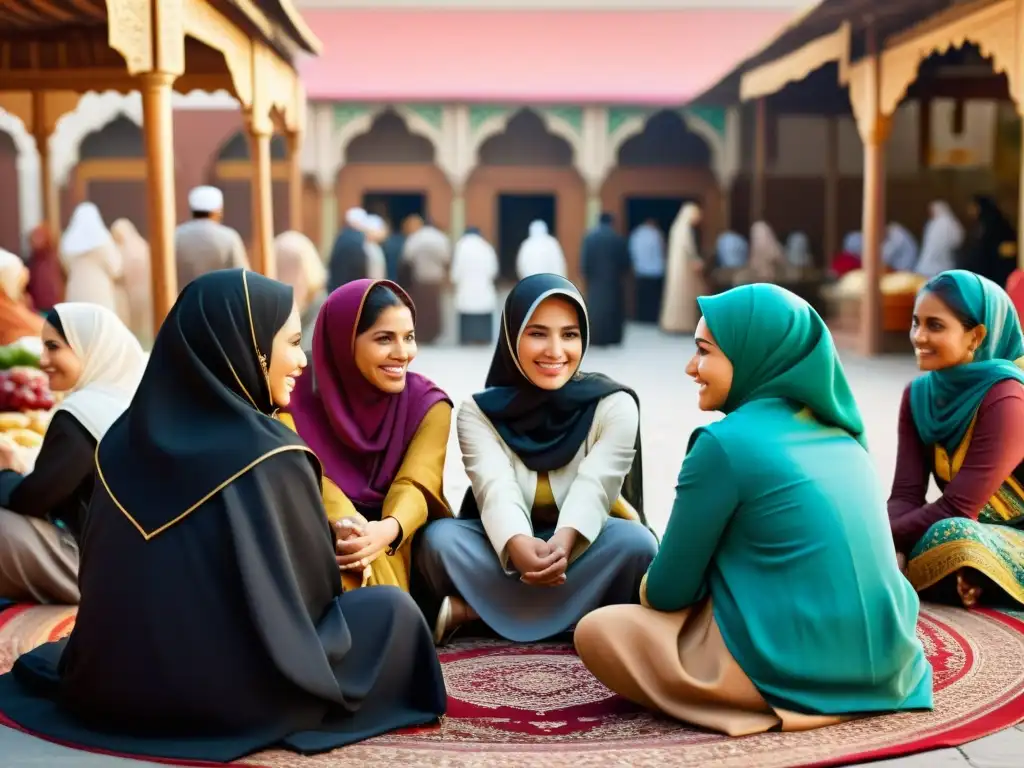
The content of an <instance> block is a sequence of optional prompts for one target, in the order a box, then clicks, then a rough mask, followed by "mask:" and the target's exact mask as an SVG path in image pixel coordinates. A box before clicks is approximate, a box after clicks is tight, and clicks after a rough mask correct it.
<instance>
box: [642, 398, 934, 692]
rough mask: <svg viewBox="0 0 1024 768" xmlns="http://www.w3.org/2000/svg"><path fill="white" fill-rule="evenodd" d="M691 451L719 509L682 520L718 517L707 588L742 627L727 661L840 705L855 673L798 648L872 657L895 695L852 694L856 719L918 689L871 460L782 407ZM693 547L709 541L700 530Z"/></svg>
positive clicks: (749, 415) (904, 596)
mask: <svg viewBox="0 0 1024 768" xmlns="http://www.w3.org/2000/svg"><path fill="white" fill-rule="evenodd" d="M752 435H758V436H759V437H758V438H756V439H751V436H752ZM695 440H696V442H695V445H694V449H693V452H692V453H691V456H694V457H695V458H696V457H697V455H698V452H699V455H700V456H704V455H706V456H707V461H708V462H709V463H708V464H706V465H704V466H705V468H706V469H708V470H712V469H714V468H715V467H716V466H717V478H716V486H717V488H716V489H715V496H716V498H715V500H714V501H713V502H712V503H710V504H709V505H708V506H707V507H705V509H704V510H703V512H702V511H701V510H698V509H690V510H689V512H690V518H689V519H690V521H691V524H692V523H693V521H694V516H699V517H700V518H701V519H702V521H704V522H705V523H707V524H708V525H709V526H713V525H714V523H713V521H712V520H710V519H709V518H710V517H711V516H713V515H721V516H722V517H723V518H724V519H723V520H722V521H721V522H722V527H723V530H722V533H721V539H720V541H719V543H718V549H717V551H716V553H715V565H714V567H712V568H711V569H710V570H709V571H708V574H707V579H708V586H709V588H710V591H711V594H712V597H713V600H714V602H715V609H716V611H721V612H722V613H723V614H731V615H734V616H736V617H737V618H739V617H742V622H737V623H736V624H735V626H734V627H733V626H730V630H729V632H728V633H727V635H726V636H727V640H728V641H729V644H730V647H731V648H732V650H733V652H734V653H735V654H736V655H737V656H738V657H739V656H743V657H747V658H756V659H757V663H758V665H759V666H760V665H763V668H764V669H765V670H766V671H770V672H771V674H772V675H777V676H778V679H779V681H780V682H781V681H786V680H792V679H798V678H801V677H807V678H810V679H815V680H818V679H820V680H822V681H823V682H824V681H827V685H823V686H822V687H821V689H820V690H819V691H816V692H815V696H816V697H821V696H832V695H834V696H836V697H839V698H841V699H842V700H843V701H844V702H848V701H849V694H850V691H849V690H847V689H844V684H845V683H846V682H848V681H849V682H852V683H853V684H854V686H856V687H858V688H859V687H860V686H861V684H862V678H861V673H860V671H859V670H856V669H855V668H852V667H851V668H847V667H845V666H844V665H843V664H842V663H841V657H837V656H833V655H832V654H820V655H816V654H808V653H807V649H808V648H833V649H839V648H840V647H841V648H842V649H843V653H853V654H854V655H856V656H861V657H863V656H873V657H874V658H873V664H874V670H875V673H876V674H877V675H878V678H879V680H888V681H889V683H890V685H891V688H889V689H888V690H886V689H885V688H880V689H874V690H871V691H860V692H858V694H857V696H858V697H859V698H860V700H861V702H862V706H859V707H855V709H863V710H873V709H876V708H877V705H876V703H875V702H873V701H871V697H872V696H874V695H875V694H877V695H879V696H880V697H882V698H883V699H888V698H889V697H890V696H891V694H892V692H893V691H894V690H906V688H907V682H908V680H909V679H910V678H913V677H917V678H920V676H921V673H922V668H921V667H919V666H918V665H911V666H907V661H908V659H912V658H913V657H914V656H915V655H917V654H919V646H918V645H917V643H916V641H914V633H913V627H912V626H910V625H908V624H907V623H906V622H905V621H903V620H902V617H904V616H906V615H908V614H914V613H916V612H917V605H918V600H917V597H916V595H915V594H914V591H913V588H912V587H911V586H910V584H909V583H907V582H906V580H905V579H903V578H902V576H901V575H900V573H899V571H898V569H897V568H896V565H895V562H894V558H893V548H892V539H891V536H890V534H889V531H888V518H887V515H886V512H885V495H884V492H883V490H882V487H881V485H880V483H879V479H878V473H877V470H876V469H875V466H874V463H873V461H872V460H871V457H870V456H869V455H868V453H867V451H865V450H864V448H863V447H862V446H861V445H860V444H859V443H858V442H857V441H856V440H855V439H854V438H853V437H852V436H851V435H850V434H849V432H847V431H845V430H843V429H840V428H838V427H831V426H827V425H824V424H822V423H821V422H819V421H818V420H817V419H816V418H815V417H814V416H813V415H812V414H811V413H810V412H809V411H808V410H807V409H806V408H804V407H802V406H800V405H797V404H795V403H794V402H792V401H790V400H785V399H781V398H779V399H774V398H773V399H765V400H755V401H753V402H750V403H747V404H744V405H743V406H741V407H740V408H739V409H737V410H736V411H734V412H732V413H731V414H730V415H729V418H727V419H724V420H722V421H720V422H717V423H715V424H712V425H710V426H709V427H706V428H705V432H704V433H703V434H700V435H698V436H697V437H696V438H695ZM716 459H717V461H716ZM718 462H720V463H718ZM695 469H696V468H691V469H690V471H691V472H692V471H694V470H695ZM684 472H686V470H684ZM729 506H733V510H734V511H733V512H732V514H731V516H729V513H728V507H729ZM688 535H689V536H691V537H692V536H701V535H707V529H705V528H704V525H697V526H695V527H694V528H691V530H690V531H689V533H688ZM679 588H680V593H681V592H682V591H683V589H684V588H683V587H682V585H679ZM668 591H669V587H668V585H666V586H665V587H663V588H662V589H659V591H658V593H655V592H654V591H653V590H652V588H651V585H650V583H648V592H647V596H648V600H651V601H652V604H657V601H661V600H672V597H673V596H672V595H671V594H665V593H667V592H668ZM676 599H678V597H677V598H676ZM876 620H877V621H876ZM880 649H884V650H880ZM921 662H922V663H926V662H924V660H923V658H922V659H921ZM848 672H852V676H851V678H849V679H847V678H846V676H847V673H848ZM759 682H760V685H761V687H762V690H766V691H770V690H772V688H773V687H774V686H773V683H772V681H771V678H770V677H765V678H762V679H761V680H760V681H759ZM911 687H912V686H911Z"/></svg>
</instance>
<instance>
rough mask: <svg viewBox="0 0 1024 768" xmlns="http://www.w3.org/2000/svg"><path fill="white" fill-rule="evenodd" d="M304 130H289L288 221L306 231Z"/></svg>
mask: <svg viewBox="0 0 1024 768" xmlns="http://www.w3.org/2000/svg"><path fill="white" fill-rule="evenodd" d="M302 137H303V134H302V131H289V132H288V133H287V134H286V139H287V142H288V221H289V226H290V227H291V229H294V230H295V231H296V232H305V220H304V219H303V218H302V201H303V196H302V191H303V189H302Z"/></svg>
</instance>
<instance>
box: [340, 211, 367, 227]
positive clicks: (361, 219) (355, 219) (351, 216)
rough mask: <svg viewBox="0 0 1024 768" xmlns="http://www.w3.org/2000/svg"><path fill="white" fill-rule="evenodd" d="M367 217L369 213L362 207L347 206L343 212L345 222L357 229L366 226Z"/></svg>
mask: <svg viewBox="0 0 1024 768" xmlns="http://www.w3.org/2000/svg"><path fill="white" fill-rule="evenodd" d="M367 218H369V214H368V213H367V212H366V211H364V210H363V209H362V208H349V209H348V212H347V213H346V214H345V223H346V224H348V225H349V226H350V227H355V228H356V229H359V228H360V227H365V226H366V220H367Z"/></svg>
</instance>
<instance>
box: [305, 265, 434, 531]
mask: <svg viewBox="0 0 1024 768" xmlns="http://www.w3.org/2000/svg"><path fill="white" fill-rule="evenodd" d="M375 285H384V286H387V287H388V288H390V289H391V290H392V291H394V293H395V294H396V295H397V296H398V297H399V298H400V299H401V300H402V301H403V302H404V303H405V305H406V306H408V307H409V309H410V310H411V311H412V313H413V320H414V321H415V319H416V308H415V307H414V306H413V303H412V300H411V299H410V298H409V296H408V294H406V292H405V291H403V290H402V289H401V288H400V287H399V286H398V285H397V284H396V283H392V282H391V281H389V280H353V281H352V282H350V283H345V284H344V285H343V286H341V287H340V288H338V289H337V290H335V291H334V292H333V293H332V294H331V295H330V296H328V297H327V300H326V301H325V302H324V305H323V307H322V308H321V309H320V314H319V315H318V316H317V318H316V326H315V328H314V330H313V369H312V371H311V372H307V373H306V374H305V375H304V376H302V377H300V378H299V381H298V382H297V384H296V387H295V392H294V393H293V394H292V401H291V404H290V405H289V406H288V412H289V413H290V414H291V415H292V418H293V419H294V420H295V428H296V430H297V431H298V433H299V435H300V436H301V437H302V439H303V440H305V441H306V443H307V444H308V445H309V447H310V448H312V449H313V451H314V453H316V455H317V456H318V457H319V458H320V462H321V463H322V464H323V467H324V474H325V475H326V476H327V477H329V478H330V479H331V480H332V481H334V483H335V484H336V485H337V486H338V487H339V488H340V489H341V491H342V493H344V494H345V495H346V496H347V497H348V499H349V500H350V501H351V502H352V503H353V504H355V505H356V506H357V507H359V508H361V509H360V511H362V510H363V509H367V508H376V509H380V507H381V505H382V504H383V503H384V497H385V496H386V495H387V493H388V489H389V488H390V487H391V483H392V482H393V481H394V479H395V475H396V474H397V473H398V468H399V467H400V466H401V464H402V459H403V458H405V450H406V448H408V447H409V442H410V441H411V440H412V438H413V435H414V434H416V430H417V428H418V427H419V425H420V422H421V421H423V417H424V416H426V414H427V411H429V410H430V409H431V408H432V407H433V406H434V405H436V404H437V403H439V402H441V401H446V402H448V403H451V400H449V398H448V395H446V394H445V393H444V391H443V390H442V389H441V388H440V387H438V386H437V385H436V384H434V382H432V381H431V380H430V379H428V378H426V377H425V376H421V375H420V374H418V373H412V372H407V373H406V379H405V389H404V390H402V392H401V393H399V394H388V393H386V392H382V391H381V390H379V389H377V388H376V387H375V386H373V384H371V383H370V382H369V381H367V380H366V378H365V377H364V376H363V374H362V373H360V372H359V369H358V368H357V367H356V360H355V354H354V352H355V342H356V328H357V327H358V325H359V317H360V315H361V314H362V311H363V304H364V302H365V301H366V297H367V296H368V295H369V293H370V289H371V288H373V287H374V286H375Z"/></svg>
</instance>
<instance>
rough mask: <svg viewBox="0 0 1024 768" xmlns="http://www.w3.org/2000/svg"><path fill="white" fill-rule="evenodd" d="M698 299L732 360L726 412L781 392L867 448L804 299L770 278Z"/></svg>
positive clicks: (828, 341) (832, 353) (846, 388)
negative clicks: (844, 431) (775, 283)
mask: <svg viewBox="0 0 1024 768" xmlns="http://www.w3.org/2000/svg"><path fill="white" fill-rule="evenodd" d="M697 303H698V304H699V305H700V309H701V312H703V313H704V322H705V323H706V324H707V326H708V328H709V329H710V330H711V333H712V335H713V336H714V337H715V343H717V344H718V346H719V347H720V348H721V350H722V352H724V353H725V356H726V357H728V358H729V361H730V362H731V363H732V367H733V374H732V388H731V389H730V390H729V397H728V398H727V399H726V401H725V406H724V407H723V408H722V410H723V411H724V412H725V413H731V412H732V411H734V410H736V409H737V408H739V407H740V406H741V405H743V404H745V403H749V402H751V401H753V400H763V399H766V398H776V397H779V398H785V399H787V400H791V401H793V402H795V403H798V404H800V405H804V406H806V407H807V408H809V409H810V410H811V412H812V413H813V414H814V415H815V417H816V418H817V419H818V420H819V421H821V422H822V423H824V424H828V425H829V426H834V427H839V428H840V429H844V430H846V431H847V432H849V433H850V434H851V435H852V436H853V437H854V438H855V439H856V440H857V442H858V443H860V444H861V445H862V446H864V448H865V449H866V448H867V441H866V439H865V437H864V421H863V420H862V419H861V416H860V410H859V409H858V408H857V401H856V400H855V399H854V397H853V392H852V391H851V390H850V384H849V382H847V380H846V373H845V372H844V371H843V364H842V363H841V362H840V361H839V355H838V354H837V353H836V347H835V344H833V342H832V334H831V333H829V330H828V328H827V327H826V325H825V321H823V320H822V319H821V316H820V315H818V313H817V312H815V311H814V308H813V307H811V305H810V304H808V303H807V302H806V301H804V300H803V299H801V298H800V297H799V296H796V295H795V294H793V293H790V292H789V291H787V290H786V289H785V288H780V287H779V286H777V285H770V284H768V283H757V284H754V285H742V286H740V287H739V288H733V289H732V290H731V291H726V292H725V293H720V294H718V295H717V296H704V297H701V298H699V299H697Z"/></svg>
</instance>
